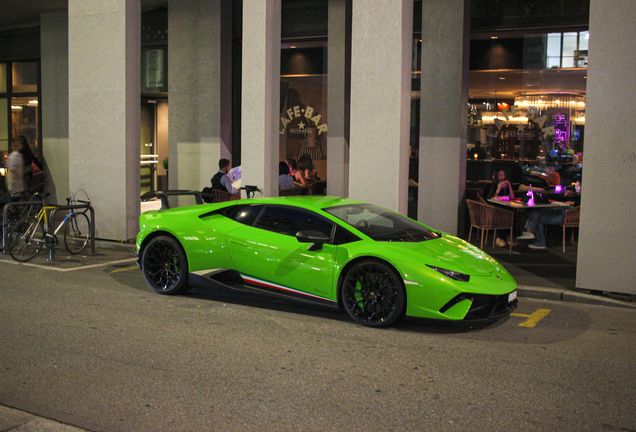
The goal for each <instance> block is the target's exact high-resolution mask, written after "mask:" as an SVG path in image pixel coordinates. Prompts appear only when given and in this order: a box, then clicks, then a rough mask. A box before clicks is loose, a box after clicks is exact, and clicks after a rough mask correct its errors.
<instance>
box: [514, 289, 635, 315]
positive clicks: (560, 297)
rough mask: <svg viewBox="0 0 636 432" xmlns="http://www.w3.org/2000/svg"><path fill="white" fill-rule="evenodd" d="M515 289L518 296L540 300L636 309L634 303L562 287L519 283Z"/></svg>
mask: <svg viewBox="0 0 636 432" xmlns="http://www.w3.org/2000/svg"><path fill="white" fill-rule="evenodd" d="M517 290H518V291H519V297H526V298H533V299H540V300H553V301H565V302H570V303H581V304H589V305H595V306H610V307H621V308H626V309H634V310H636V304H635V303H626V302H624V301H620V300H614V299H611V298H607V297H601V296H597V295H592V294H585V293H580V292H576V291H570V290H566V289H562V288H544V287H538V286H528V285H519V286H518V287H517Z"/></svg>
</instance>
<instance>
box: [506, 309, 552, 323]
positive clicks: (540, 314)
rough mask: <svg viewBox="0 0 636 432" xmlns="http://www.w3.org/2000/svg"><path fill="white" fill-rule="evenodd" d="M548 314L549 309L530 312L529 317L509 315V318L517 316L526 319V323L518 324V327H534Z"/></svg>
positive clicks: (515, 314) (516, 314) (517, 314)
mask: <svg viewBox="0 0 636 432" xmlns="http://www.w3.org/2000/svg"><path fill="white" fill-rule="evenodd" d="M549 313H550V309H537V310H536V311H534V312H532V313H531V314H530V315H526V314H520V313H511V314H510V315H511V316H518V317H524V318H528V319H527V320H526V321H524V322H522V323H521V324H519V327H534V326H535V325H537V323H538V322H539V321H541V320H542V319H543V318H545V317H546V316H547V315H548V314H549Z"/></svg>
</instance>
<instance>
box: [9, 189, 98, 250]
mask: <svg viewBox="0 0 636 432" xmlns="http://www.w3.org/2000/svg"><path fill="white" fill-rule="evenodd" d="M66 202H67V204H68V205H74V204H76V203H83V204H90V201H82V200H76V199H75V198H74V196H73V195H71V198H66ZM54 208H55V206H46V207H42V208H41V209H40V211H39V212H38V214H37V215H36V216H35V218H30V217H24V218H22V219H20V220H19V221H18V223H17V224H16V225H15V226H14V227H13V228H12V229H11V231H10V232H9V254H10V255H11V257H13V259H14V260H16V261H20V262H27V261H29V260H31V259H33V258H34V257H35V256H36V255H37V254H38V252H40V249H42V246H43V245H44V246H45V247H47V248H49V249H50V248H51V247H52V246H54V245H56V244H58V240H57V233H58V232H59V231H60V230H61V229H62V227H65V229H64V246H65V247H66V250H67V251H68V252H69V253H70V254H72V255H76V254H78V253H80V252H82V251H83V250H84V248H85V247H86V245H87V244H88V240H89V237H90V221H89V219H88V216H86V212H85V211H84V212H76V211H75V210H74V209H70V210H69V211H68V213H67V214H66V216H65V217H64V220H63V221H62V222H61V223H60V224H59V225H58V226H57V228H56V229H55V231H54V232H53V233H51V232H50V230H49V229H50V227H51V223H49V220H48V214H47V212H48V211H50V210H52V209H54ZM51 222H52V221H51Z"/></svg>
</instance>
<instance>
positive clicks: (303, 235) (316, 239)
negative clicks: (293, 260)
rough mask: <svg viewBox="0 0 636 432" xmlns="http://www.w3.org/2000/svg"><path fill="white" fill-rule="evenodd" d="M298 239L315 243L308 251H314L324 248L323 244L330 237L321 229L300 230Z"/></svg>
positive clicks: (302, 241)
mask: <svg viewBox="0 0 636 432" xmlns="http://www.w3.org/2000/svg"><path fill="white" fill-rule="evenodd" d="M296 239H297V240H298V241H299V242H300V243H313V244H312V245H311V246H309V248H308V249H307V250H308V251H312V252H313V251H317V250H320V249H322V245H323V244H325V243H327V242H328V241H329V237H327V236H326V235H324V234H323V233H321V232H320V231H313V230H307V231H298V232H297V233H296Z"/></svg>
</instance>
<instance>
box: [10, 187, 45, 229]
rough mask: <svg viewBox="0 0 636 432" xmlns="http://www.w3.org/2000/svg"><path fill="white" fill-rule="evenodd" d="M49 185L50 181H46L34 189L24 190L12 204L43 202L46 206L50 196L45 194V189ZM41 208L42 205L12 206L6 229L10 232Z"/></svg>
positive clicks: (13, 199)
mask: <svg viewBox="0 0 636 432" xmlns="http://www.w3.org/2000/svg"><path fill="white" fill-rule="evenodd" d="M47 184H48V181H47V180H45V181H43V182H42V183H40V184H39V185H37V186H36V187H34V188H32V189H26V190H23V191H22V192H20V193H19V194H18V195H16V196H14V197H13V198H12V199H11V203H14V202H21V201H42V203H43V204H45V200H46V198H47V197H48V196H49V194H48V193H44V187H45V186H46V185H47ZM7 204H9V203H7ZM41 208H42V204H30V205H21V206H11V207H10V209H9V211H8V212H7V225H6V226H5V227H4V229H5V230H6V232H9V231H10V230H11V228H13V226H15V225H16V224H17V223H18V222H19V221H20V219H23V218H25V217H27V218H28V217H32V216H34V215H35V214H37V212H38V211H39V210H40V209H41Z"/></svg>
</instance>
